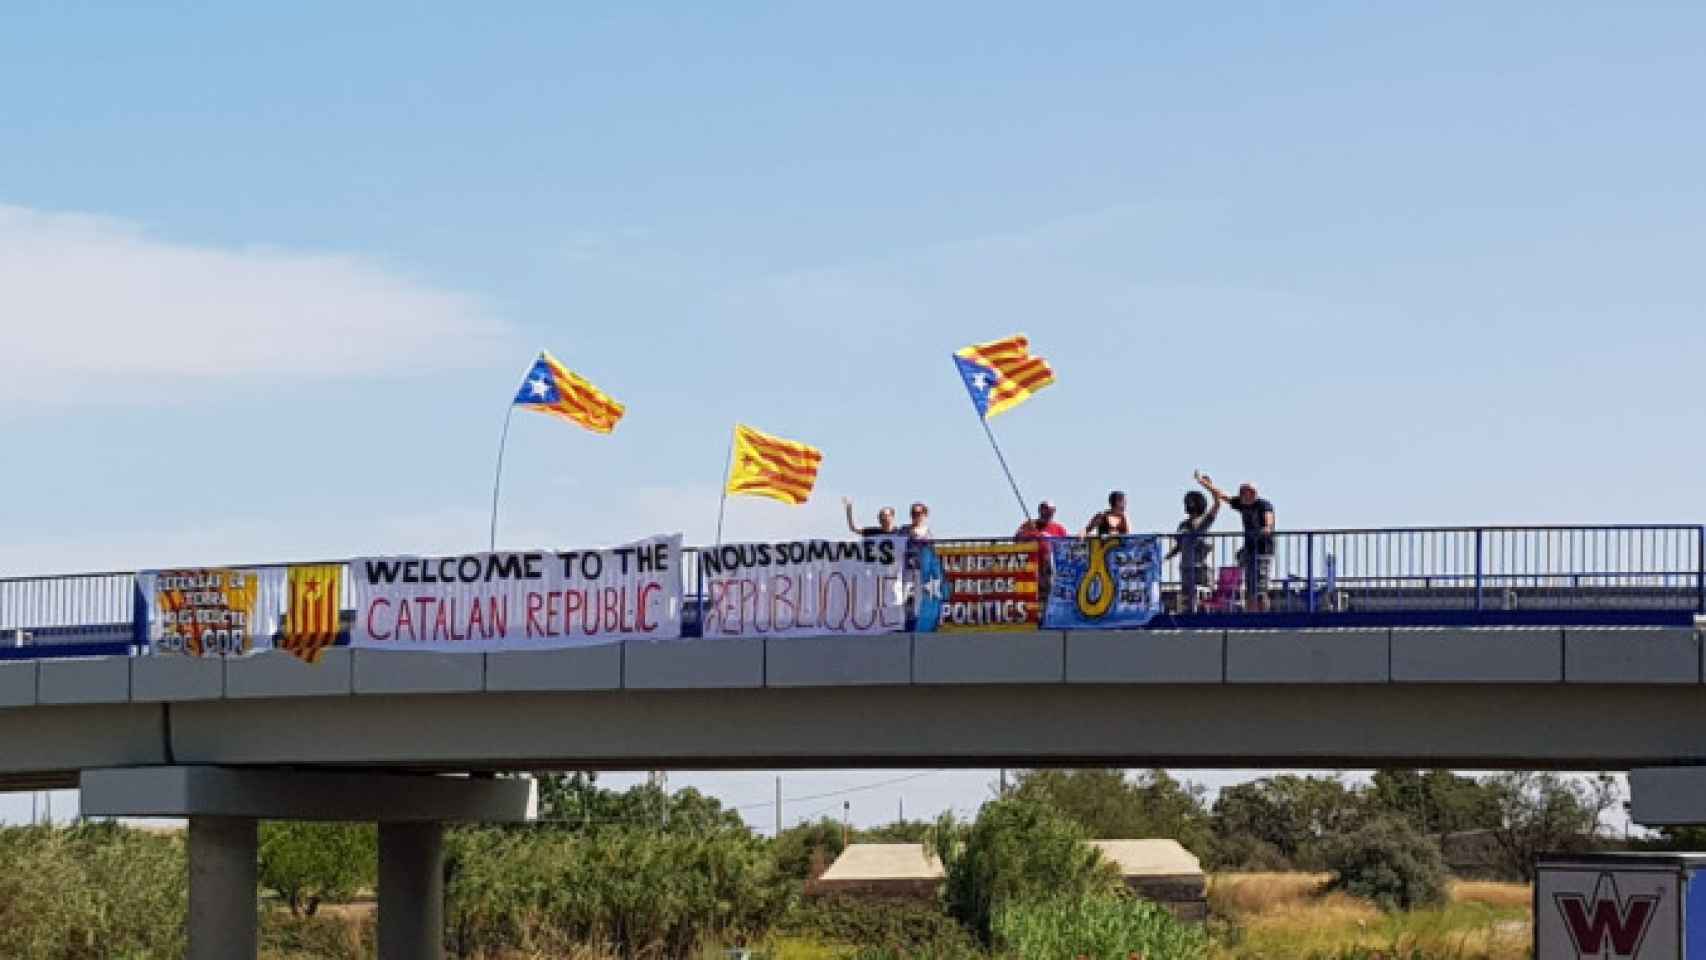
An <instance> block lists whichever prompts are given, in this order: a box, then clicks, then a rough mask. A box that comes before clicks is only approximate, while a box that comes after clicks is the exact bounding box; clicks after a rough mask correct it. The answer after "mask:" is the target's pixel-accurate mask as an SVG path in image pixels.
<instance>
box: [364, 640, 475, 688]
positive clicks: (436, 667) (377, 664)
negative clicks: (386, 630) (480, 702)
mask: <svg viewBox="0 0 1706 960" xmlns="http://www.w3.org/2000/svg"><path fill="white" fill-rule="evenodd" d="M352 652H353V653H354V655H355V670H354V672H353V674H352V680H351V684H352V687H351V688H352V689H353V690H354V692H355V693H357V694H385V693H396V694H409V693H479V692H480V691H481V690H484V689H485V687H486V658H485V657H484V656H482V655H480V654H477V653H427V652H424V651H420V652H417V651H413V650H410V651H402V650H355V651H352Z"/></svg>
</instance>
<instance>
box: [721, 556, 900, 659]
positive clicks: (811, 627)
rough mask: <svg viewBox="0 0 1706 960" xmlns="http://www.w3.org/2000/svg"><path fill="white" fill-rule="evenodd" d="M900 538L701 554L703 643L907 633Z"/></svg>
mask: <svg viewBox="0 0 1706 960" xmlns="http://www.w3.org/2000/svg"><path fill="white" fill-rule="evenodd" d="M905 563H906V538H905V537H872V538H869V539H866V540H863V541H854V542H847V543H838V542H831V541H827V540H803V541H798V540H796V541H783V542H780V543H732V544H725V545H723V546H721V547H705V548H701V549H700V551H699V567H700V570H701V573H702V576H703V579H704V584H705V615H704V620H703V632H704V635H705V636H706V637H756V636H770V637H819V636H832V635H840V636H850V635H863V634H873V633H895V632H898V631H900V630H903V629H905V627H906V597H905V587H904V584H903V582H902V581H903V577H904V574H905V570H904V568H905Z"/></svg>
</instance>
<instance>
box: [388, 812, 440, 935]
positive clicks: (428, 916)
mask: <svg viewBox="0 0 1706 960" xmlns="http://www.w3.org/2000/svg"><path fill="white" fill-rule="evenodd" d="M443 957H444V825H443V824H441V823H433V822H424V823H423V822H415V823H385V822H383V821H382V822H381V823H380V824H379V960H443Z"/></svg>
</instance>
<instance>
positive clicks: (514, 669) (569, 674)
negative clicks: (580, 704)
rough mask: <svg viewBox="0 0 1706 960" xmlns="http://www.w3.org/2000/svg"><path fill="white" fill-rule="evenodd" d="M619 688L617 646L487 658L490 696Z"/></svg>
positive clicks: (520, 652) (619, 650)
mask: <svg viewBox="0 0 1706 960" xmlns="http://www.w3.org/2000/svg"><path fill="white" fill-rule="evenodd" d="M621 688H622V645H621V644H620V643H604V644H599V645H598V646H594V647H568V648H566V649H563V650H516V651H507V652H504V653H488V654H486V690H487V692H490V693H532V692H546V691H553V690H620V689H621Z"/></svg>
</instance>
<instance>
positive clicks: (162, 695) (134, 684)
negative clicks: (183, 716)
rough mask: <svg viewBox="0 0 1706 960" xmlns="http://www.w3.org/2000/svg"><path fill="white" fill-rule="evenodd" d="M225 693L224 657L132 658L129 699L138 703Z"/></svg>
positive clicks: (197, 698) (200, 698) (211, 697)
mask: <svg viewBox="0 0 1706 960" xmlns="http://www.w3.org/2000/svg"><path fill="white" fill-rule="evenodd" d="M224 695H225V659H224V658H223V657H182V656H145V657H132V658H131V661H130V699H132V700H135V701H136V702H138V703H162V702H166V701H173V700H217V699H219V698H220V697H222V696H224Z"/></svg>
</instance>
